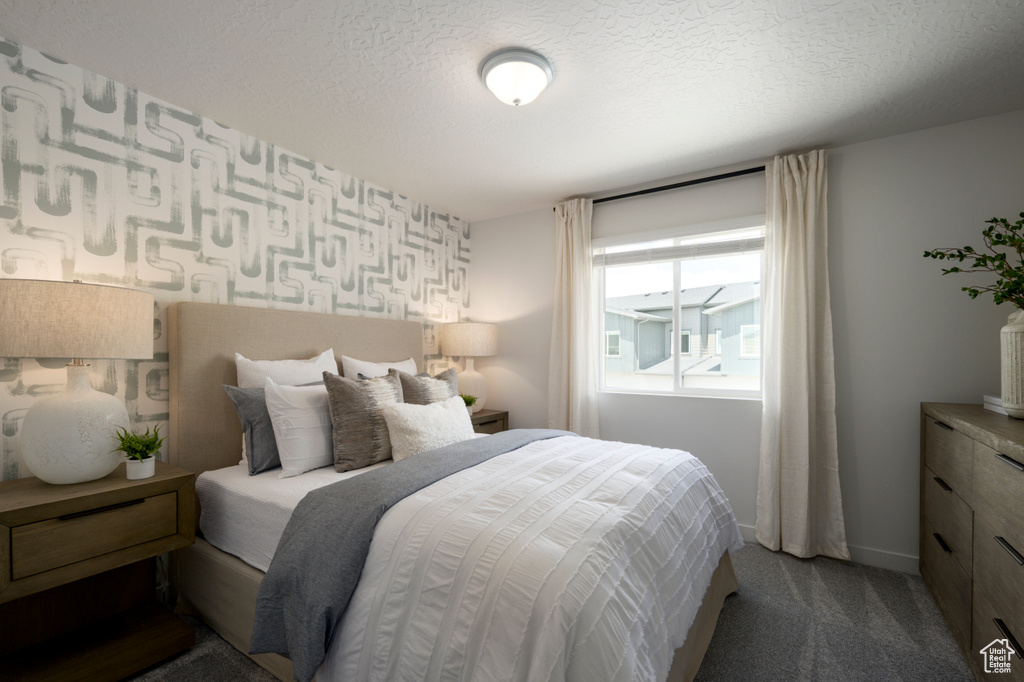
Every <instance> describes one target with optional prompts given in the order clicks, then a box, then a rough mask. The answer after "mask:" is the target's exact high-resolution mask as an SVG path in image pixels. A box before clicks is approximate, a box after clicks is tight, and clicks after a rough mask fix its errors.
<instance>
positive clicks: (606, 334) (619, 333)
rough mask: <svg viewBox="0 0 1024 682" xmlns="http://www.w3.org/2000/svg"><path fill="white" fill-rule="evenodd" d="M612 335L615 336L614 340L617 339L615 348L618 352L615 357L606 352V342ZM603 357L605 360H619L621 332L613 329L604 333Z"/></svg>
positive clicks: (620, 354)
mask: <svg viewBox="0 0 1024 682" xmlns="http://www.w3.org/2000/svg"><path fill="white" fill-rule="evenodd" d="M612 334H614V335H615V336H616V338H618V343H617V347H618V351H619V352H618V354H617V355H612V354H611V353H609V352H608V342H609V341H611V338H612ZM604 356H605V357H606V358H621V357H622V331H621V330H618V329H614V330H612V331H606V332H605V333H604ZM602 364H603V363H602Z"/></svg>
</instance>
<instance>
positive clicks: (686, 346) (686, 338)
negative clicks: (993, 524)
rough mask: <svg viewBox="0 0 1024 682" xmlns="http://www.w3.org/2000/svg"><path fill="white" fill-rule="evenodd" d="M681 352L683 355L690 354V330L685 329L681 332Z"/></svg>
mask: <svg viewBox="0 0 1024 682" xmlns="http://www.w3.org/2000/svg"><path fill="white" fill-rule="evenodd" d="M679 352H680V353H682V354H683V355H689V354H690V330H689V329H684V330H683V331H681V332H679Z"/></svg>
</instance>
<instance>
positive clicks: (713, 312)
mask: <svg viewBox="0 0 1024 682" xmlns="http://www.w3.org/2000/svg"><path fill="white" fill-rule="evenodd" d="M759 298H761V293H760V292H758V293H756V294H754V295H753V296H747V297H746V298H738V299H736V300H735V301H729V302H728V303H723V304H722V305H716V306H715V307H713V308H707V309H705V310H704V314H705V315H717V314H719V313H721V312H724V311H726V310H728V309H729V308H735V307H737V306H741V305H743V304H744V303H749V302H751V301H756V300H757V299H759Z"/></svg>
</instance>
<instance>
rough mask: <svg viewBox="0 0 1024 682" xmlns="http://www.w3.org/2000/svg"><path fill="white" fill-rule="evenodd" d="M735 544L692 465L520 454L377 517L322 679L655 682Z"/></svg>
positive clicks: (731, 521)
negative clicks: (375, 525) (720, 561)
mask: <svg viewBox="0 0 1024 682" xmlns="http://www.w3.org/2000/svg"><path fill="white" fill-rule="evenodd" d="M742 544H743V543H742V540H741V539H740V534H739V529H738V527H737V526H736V520H735V518H734V516H733V514H732V509H731V508H730V506H729V503H728V501H727V500H726V498H725V496H724V495H723V494H722V491H721V489H720V487H719V486H718V484H717V482H716V481H715V480H714V478H712V476H711V474H710V473H709V472H708V470H707V469H706V468H705V467H704V465H703V464H701V462H700V461H699V460H697V459H696V458H694V457H693V456H691V455H689V454H688V453H685V452H681V451H678V450H664V449H657V448H651V447H646V446H641V445H630V444H625V443H610V442H607V441H598V440H591V439H587V438H578V437H574V436H573V437H569V436H567V437H561V438H555V439H551V440H543V441H538V442H535V443H531V444H530V445H527V446H525V447H523V448H520V449H519V450H516V451H514V452H510V453H507V454H505V455H500V456H498V457H495V458H494V459H492V460H490V461H488V462H485V463H484V464H481V465H478V466H476V467H473V468H471V469H467V470H465V471H462V472H459V473H457V474H455V475H452V476H449V477H448V478H446V479H443V480H442V481H439V482H438V483H435V484H433V485H431V486H429V487H427V488H424V489H423V490H421V491H420V492H418V493H416V494H414V495H412V496H410V497H407V498H406V499H404V500H403V501H402V502H400V503H399V504H397V505H396V506H395V507H393V508H392V509H391V510H390V511H388V512H387V514H385V516H384V517H383V519H382V520H381V521H380V523H379V524H378V526H377V529H376V532H375V534H374V538H373V542H372V544H371V547H370V554H369V556H368V558H367V561H366V564H365V567H364V569H363V573H362V576H361V578H360V582H359V585H358V587H357V588H356V591H355V593H354V595H353V597H352V601H351V603H350V604H349V607H348V610H347V612H346V613H345V617H344V620H343V623H342V628H341V630H340V632H339V634H338V636H336V637H335V638H334V641H333V642H332V643H331V647H330V651H329V652H328V657H327V659H326V661H325V662H324V664H323V666H322V667H321V669H320V672H319V673H318V675H317V679H318V680H476V681H480V680H524V681H527V680H528V681H530V682H534V681H537V680H579V681H580V682H594V681H597V680H664V679H665V678H666V676H667V674H668V668H669V665H670V664H671V660H672V655H673V652H674V650H675V649H676V648H678V647H679V646H681V645H682V643H683V639H684V637H685V635H686V632H687V630H688V629H689V627H690V624H691V623H692V622H693V619H694V616H695V615H696V613H697V609H698V608H699V607H700V604H701V601H702V599H703V597H704V592H705V591H706V589H707V587H708V585H709V584H710V581H711V574H712V573H713V571H714V569H715V567H716V565H717V564H718V561H719V559H720V557H721V555H722V554H723V553H724V552H725V551H726V550H727V549H738V548H739V547H741V546H742Z"/></svg>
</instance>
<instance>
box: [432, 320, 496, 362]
mask: <svg viewBox="0 0 1024 682" xmlns="http://www.w3.org/2000/svg"><path fill="white" fill-rule="evenodd" d="M441 352H442V353H443V354H444V355H450V356H459V357H481V356H484V355H497V354H498V326H497V325H494V324H485V323H483V322H451V323H449V324H446V325H444V327H442V328H441Z"/></svg>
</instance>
